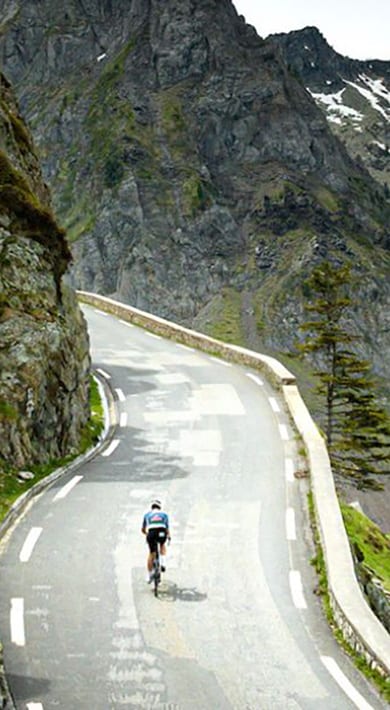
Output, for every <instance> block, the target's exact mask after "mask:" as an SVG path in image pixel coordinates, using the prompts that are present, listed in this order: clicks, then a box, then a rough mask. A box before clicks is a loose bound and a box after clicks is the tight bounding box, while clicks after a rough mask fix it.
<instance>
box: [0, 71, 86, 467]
mask: <svg viewBox="0 0 390 710" xmlns="http://www.w3.org/2000/svg"><path fill="white" fill-rule="evenodd" d="M69 262H70V252H69V248H68V246H67V243H66V240H65V235H64V232H63V230H61V229H60V228H59V226H58V225H57V223H56V221H55V218H54V216H53V213H52V211H51V207H50V197H49V191H48V188H47V186H46V185H45V183H44V181H43V179H42V175H41V171H40V167H39V163H38V160H37V158H36V155H35V152H34V148H33V144H32V141H31V137H30V135H29V132H28V130H27V129H26V126H25V124H24V123H23V120H22V119H21V117H20V115H19V112H18V107H17V105H16V103H15V100H14V97H13V94H12V91H11V88H10V85H9V83H8V81H7V80H6V79H5V78H4V76H2V75H0V464H1V463H3V464H4V463H8V464H10V465H11V466H15V467H19V468H20V467H24V466H26V465H28V464H33V463H44V462H47V461H48V460H49V459H53V458H58V457H62V456H64V455H65V454H68V453H71V452H72V451H74V450H77V447H78V446H79V444H80V433H81V429H82V427H83V425H84V424H85V423H86V421H87V419H88V416H89V406H88V392H89V365H90V361H89V342H88V335H87V331H86V325H85V322H84V319H83V316H82V314H81V311H80V309H79V307H78V303H77V301H76V298H75V295H74V293H73V292H72V291H71V289H70V288H69V287H67V286H65V284H64V274H65V272H66V269H67V267H68V265H69Z"/></svg>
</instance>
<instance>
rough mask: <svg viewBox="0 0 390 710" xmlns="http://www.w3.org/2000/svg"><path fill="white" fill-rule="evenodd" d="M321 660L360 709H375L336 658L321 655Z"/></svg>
mask: <svg viewBox="0 0 390 710" xmlns="http://www.w3.org/2000/svg"><path fill="white" fill-rule="evenodd" d="M321 661H322V663H323V664H324V666H325V668H326V669H327V670H328V671H329V673H330V674H331V676H333V678H334V680H335V681H336V683H338V685H339V686H340V688H341V689H342V690H343V691H344V693H345V694H346V695H348V697H349V699H350V700H352V702H353V703H354V704H355V705H356V707H357V708H359V710H373V707H372V705H370V704H369V703H368V702H367V700H365V699H364V698H363V696H362V695H361V694H360V693H359V692H358V691H357V690H356V688H354V686H353V685H352V683H351V682H350V681H349V680H348V678H347V677H346V676H345V675H344V673H343V672H342V670H341V669H340V668H339V666H338V665H337V663H336V661H335V660H334V658H331V657H330V656H321Z"/></svg>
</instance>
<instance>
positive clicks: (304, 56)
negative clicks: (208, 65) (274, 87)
mask: <svg viewBox="0 0 390 710" xmlns="http://www.w3.org/2000/svg"><path fill="white" fill-rule="evenodd" d="M272 39H273V41H275V42H277V43H278V44H279V46H280V48H281V50H282V53H283V55H284V57H285V59H286V61H287V63H288V64H289V66H290V67H291V68H292V69H293V70H294V72H296V74H297V75H298V76H299V78H300V79H301V80H302V82H303V84H304V86H305V87H306V88H307V89H308V91H310V93H311V94H312V96H313V98H314V99H315V101H316V102H317V104H318V106H319V107H320V108H321V109H322V110H323V111H324V112H325V114H326V116H327V119H328V122H329V125H330V127H331V128H332V130H333V132H334V133H335V134H336V135H337V136H339V138H340V139H341V140H342V141H343V142H344V143H345V145H346V146H347V148H348V151H349V153H350V154H351V155H352V156H354V157H357V158H359V159H360V160H361V161H363V163H364V164H365V165H366V167H367V168H368V170H369V171H370V173H371V175H372V176H373V177H374V178H375V179H376V180H379V181H380V182H382V183H384V184H385V185H387V186H388V188H389V189H390V61H388V62H385V61H379V60H370V61H361V60H357V59H349V58H348V57H343V56H341V55H340V54H338V53H337V52H335V51H334V50H333V49H332V47H330V46H329V44H328V43H327V42H326V40H325V39H324V37H323V36H322V35H321V34H320V32H319V31H318V30H317V29H316V28H315V27H306V28H305V29H303V30H299V31H296V32H289V33H287V34H279V35H273V37H272Z"/></svg>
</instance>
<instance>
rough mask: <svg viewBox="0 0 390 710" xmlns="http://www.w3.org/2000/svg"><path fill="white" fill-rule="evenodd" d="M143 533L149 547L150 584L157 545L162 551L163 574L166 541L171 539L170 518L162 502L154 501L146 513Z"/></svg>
mask: <svg viewBox="0 0 390 710" xmlns="http://www.w3.org/2000/svg"><path fill="white" fill-rule="evenodd" d="M141 531H142V533H143V534H144V535H146V541H147V543H148V545H149V555H148V561H147V568H148V579H147V581H148V584H150V582H151V581H152V579H153V560H154V557H155V554H156V552H157V545H158V544H159V545H160V551H161V557H160V559H161V572H165V570H166V545H165V542H166V540H170V539H171V535H170V531H169V517H168V515H167V513H164V511H163V510H162V505H161V501H160V500H157V499H155V500H152V502H151V504H150V510H149V511H148V512H147V513H145V515H144V518H143V521H142V528H141Z"/></svg>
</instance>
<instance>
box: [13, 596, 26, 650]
mask: <svg viewBox="0 0 390 710" xmlns="http://www.w3.org/2000/svg"><path fill="white" fill-rule="evenodd" d="M10 624H11V641H12V643H14V644H16V646H24V645H25V643H26V637H25V633H24V599H21V598H20V597H19V598H16V597H14V598H13V599H11V614H10Z"/></svg>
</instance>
